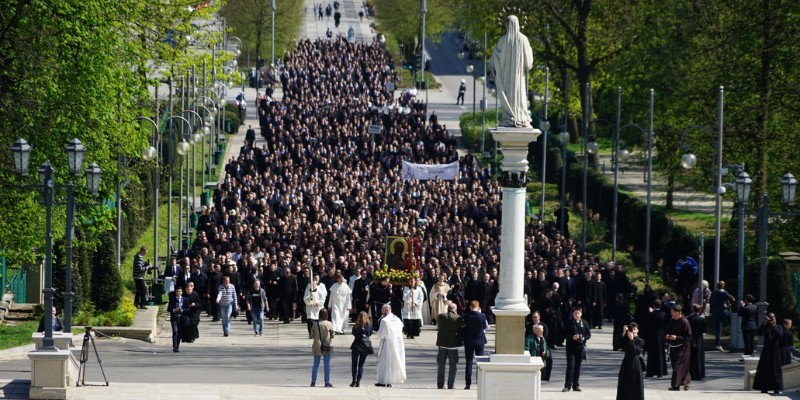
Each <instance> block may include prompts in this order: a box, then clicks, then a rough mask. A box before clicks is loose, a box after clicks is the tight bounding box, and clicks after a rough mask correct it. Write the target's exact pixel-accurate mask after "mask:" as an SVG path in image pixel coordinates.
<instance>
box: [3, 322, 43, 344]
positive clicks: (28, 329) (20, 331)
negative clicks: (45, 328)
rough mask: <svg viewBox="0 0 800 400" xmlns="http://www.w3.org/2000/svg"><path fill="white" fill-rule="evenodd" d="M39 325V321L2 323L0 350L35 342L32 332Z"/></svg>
mask: <svg viewBox="0 0 800 400" xmlns="http://www.w3.org/2000/svg"><path fill="white" fill-rule="evenodd" d="M38 327H39V321H28V322H25V323H23V324H20V325H7V324H3V325H0V350H4V349H10V348H12V347H17V346H23V345H26V344H30V343H33V341H32V340H31V334H32V333H33V332H34V331H35V330H36V328H38Z"/></svg>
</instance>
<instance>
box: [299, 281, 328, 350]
mask: <svg viewBox="0 0 800 400" xmlns="http://www.w3.org/2000/svg"><path fill="white" fill-rule="evenodd" d="M327 296H328V293H327V292H326V291H325V285H320V284H319V275H314V279H313V281H312V282H311V283H309V284H308V285H307V286H306V290H305V292H304V294H303V302H304V303H305V304H306V324H307V328H308V338H309V339H311V328H312V327H313V326H314V322H316V321H318V320H319V310H321V309H322V307H324V306H325V298H326V297H327Z"/></svg>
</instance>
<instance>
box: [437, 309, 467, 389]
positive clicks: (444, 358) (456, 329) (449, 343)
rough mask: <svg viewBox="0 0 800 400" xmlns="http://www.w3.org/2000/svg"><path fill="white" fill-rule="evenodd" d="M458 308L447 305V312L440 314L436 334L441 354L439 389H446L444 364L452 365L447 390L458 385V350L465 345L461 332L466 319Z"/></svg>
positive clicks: (438, 374) (438, 378) (438, 371)
mask: <svg viewBox="0 0 800 400" xmlns="http://www.w3.org/2000/svg"><path fill="white" fill-rule="evenodd" d="M456 309H457V306H456V305H455V303H450V304H448V305H447V312H446V313H441V314H439V318H437V322H436V326H437V329H438V331H439V332H437V334H436V346H438V347H439V353H438V354H437V355H436V365H437V367H438V369H437V372H436V385H437V387H438V388H439V389H443V388H444V364H445V362H448V363H449V364H450V370H449V373H448V374H447V388H448V389H452V388H453V387H454V385H455V383H456V372H458V371H457V367H458V348H459V347H461V345H462V344H463V343H464V342H463V340H462V338H461V330H462V329H464V326H465V324H464V319H463V318H461V316H460V315H458V314H456Z"/></svg>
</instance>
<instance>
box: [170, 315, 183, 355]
mask: <svg viewBox="0 0 800 400" xmlns="http://www.w3.org/2000/svg"><path fill="white" fill-rule="evenodd" d="M180 323H181V321H180V319H178V320H170V325H172V349H173V350H178V347H179V346H180V345H181V328H180V326H181V325H180Z"/></svg>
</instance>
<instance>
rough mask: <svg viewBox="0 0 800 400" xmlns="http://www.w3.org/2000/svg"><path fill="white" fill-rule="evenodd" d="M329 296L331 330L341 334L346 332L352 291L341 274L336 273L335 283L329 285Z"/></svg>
mask: <svg viewBox="0 0 800 400" xmlns="http://www.w3.org/2000/svg"><path fill="white" fill-rule="evenodd" d="M329 297H330V299H329V301H330V306H331V322H332V323H333V331H334V332H336V333H337V334H339V335H342V334H344V333H345V332H347V325H348V323H349V319H350V307H351V306H350V305H351V304H352V291H350V286H349V285H347V284H346V283H345V282H344V276H342V275H341V274H338V275H336V283H334V284H333V285H332V286H331V292H330V294H329Z"/></svg>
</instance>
